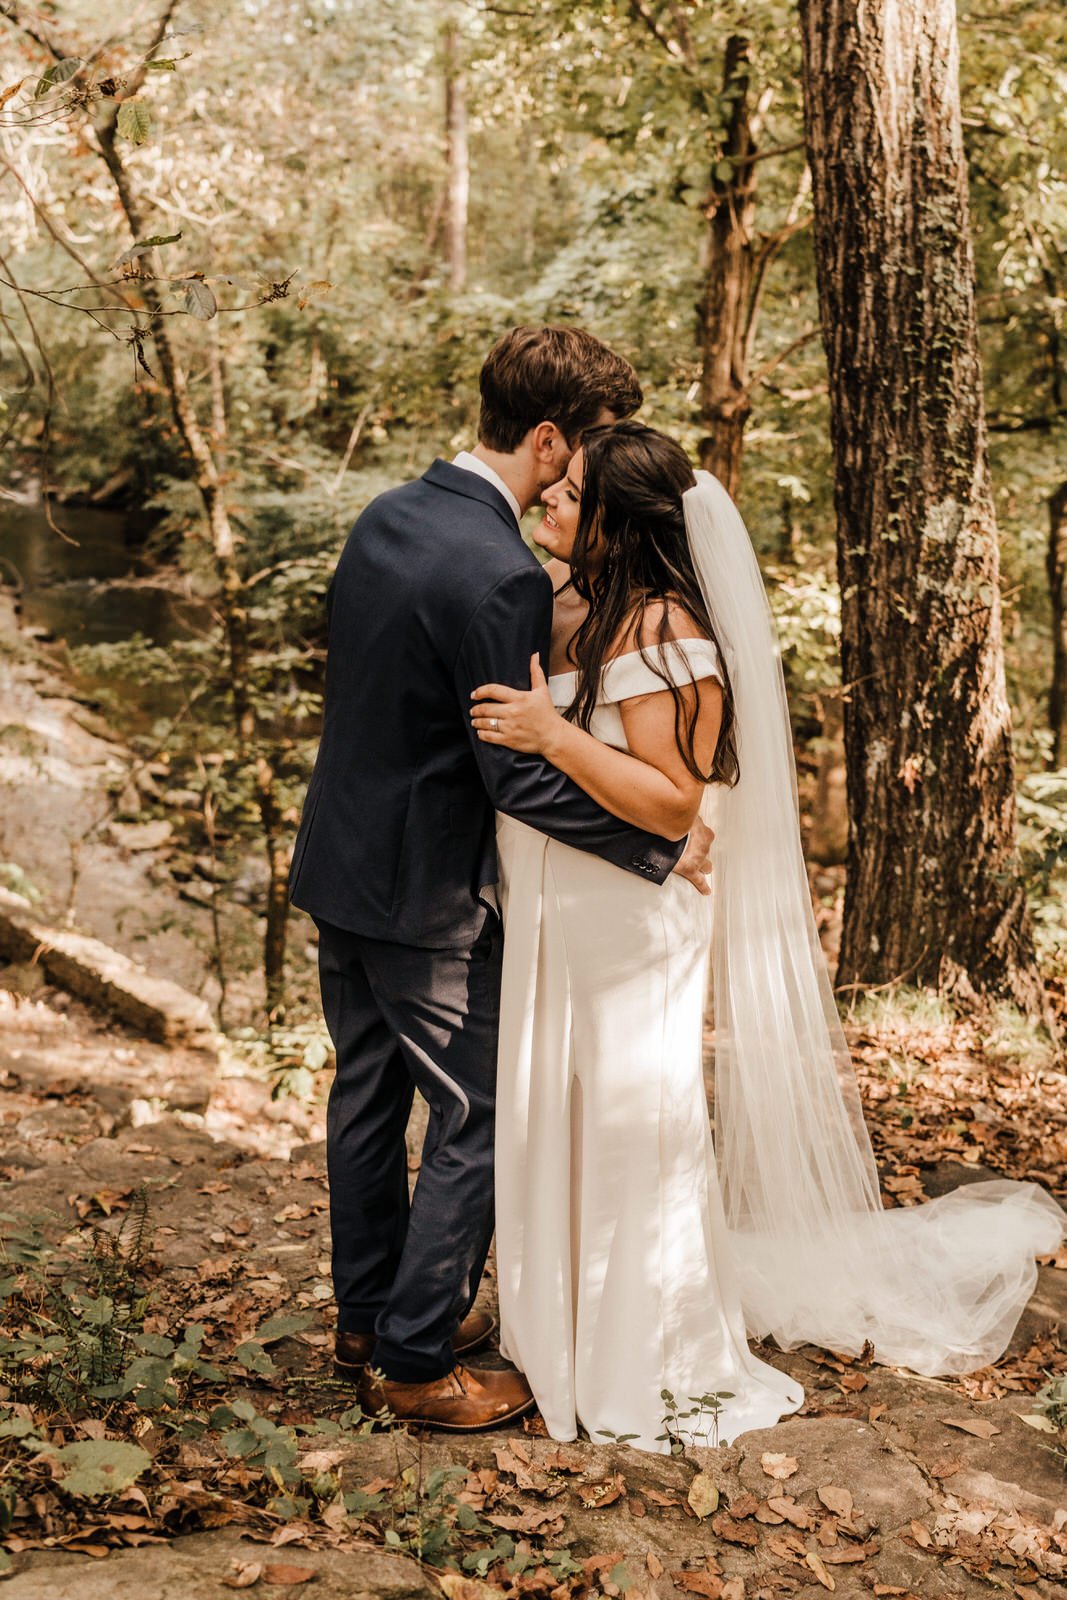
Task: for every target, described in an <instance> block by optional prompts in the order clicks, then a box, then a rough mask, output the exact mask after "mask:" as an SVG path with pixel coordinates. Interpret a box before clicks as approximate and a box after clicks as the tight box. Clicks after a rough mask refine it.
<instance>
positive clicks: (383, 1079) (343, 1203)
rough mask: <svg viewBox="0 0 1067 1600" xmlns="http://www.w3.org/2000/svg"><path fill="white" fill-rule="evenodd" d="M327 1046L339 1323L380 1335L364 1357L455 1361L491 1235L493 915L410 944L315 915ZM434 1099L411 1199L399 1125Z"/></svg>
mask: <svg viewBox="0 0 1067 1600" xmlns="http://www.w3.org/2000/svg"><path fill="white" fill-rule="evenodd" d="M315 921H316V925H317V927H318V930H319V981H320V984H321V988H322V1005H323V1012H324V1015H325V1017H326V1025H327V1027H328V1028H329V1030H330V1035H331V1037H332V1039H333V1042H334V1047H335V1049H336V1053H337V1071H336V1074H335V1077H334V1081H333V1086H332V1088H331V1090H330V1098H329V1105H328V1108H327V1120H326V1159H327V1170H328V1173H329V1182H330V1229H331V1235H332V1252H333V1281H334V1292H335V1295H336V1299H337V1308H338V1327H339V1328H341V1329H342V1330H344V1331H346V1332H350V1333H371V1332H373V1333H374V1334H375V1335H376V1340H377V1342H376V1345H375V1351H374V1356H373V1358H372V1361H373V1365H374V1366H376V1367H380V1368H381V1370H382V1371H383V1372H384V1373H385V1375H386V1377H388V1378H392V1379H395V1380H398V1381H400V1382H413V1383H420V1382H427V1381H429V1380H431V1379H433V1378H437V1377H441V1376H443V1375H444V1374H445V1373H446V1372H449V1371H451V1369H452V1367H453V1366H454V1365H455V1356H454V1354H453V1351H452V1345H451V1338H452V1335H453V1333H454V1332H455V1330H456V1328H457V1326H458V1325H459V1323H460V1322H461V1321H462V1319H463V1318H464V1317H465V1316H466V1314H467V1312H468V1311H469V1310H470V1308H471V1306H472V1305H473V1303H474V1297H475V1294H476V1292H477V1289H478V1283H479V1281H480V1279H481V1275H482V1269H483V1267H484V1265H485V1258H486V1255H487V1254H488V1250H489V1243H490V1240H491V1238H492V1234H493V1111H494V1104H495V1094H496V1048H497V1026H498V1021H499V1012H500V968H501V957H502V953H503V929H502V926H501V922H500V919H499V917H498V916H497V915H496V914H495V912H492V911H489V910H488V909H487V913H486V920H485V922H484V924H483V926H482V929H481V932H480V933H479V935H478V937H477V938H476V939H475V941H474V943H473V944H472V945H469V946H467V947H461V948H459V949H416V948H414V947H412V946H409V945H401V944H391V943H388V942H386V941H384V940H379V939H370V938H365V937H364V936H362V935H360V934H356V933H349V932H347V931H346V930H345V929H343V928H338V927H335V926H334V925H333V924H331V923H329V922H324V921H320V920H319V919H318V918H316V919H315ZM416 1089H417V1090H418V1091H419V1093H420V1094H421V1095H422V1097H423V1098H424V1100H425V1101H426V1102H427V1104H428V1106H429V1125H428V1128H427V1132H426V1138H425V1141H424V1144H423V1149H422V1165H421V1168H420V1170H419V1174H418V1178H417V1179H416V1182H415V1188H414V1193H413V1194H412V1196H411V1199H410V1202H409V1199H408V1171H407V1148H406V1144H405V1130H406V1128H407V1122H408V1116H409V1113H410V1111H411V1106H412V1101H413V1098H414V1094H415V1090H416Z"/></svg>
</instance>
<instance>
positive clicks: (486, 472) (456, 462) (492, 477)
mask: <svg viewBox="0 0 1067 1600" xmlns="http://www.w3.org/2000/svg"><path fill="white" fill-rule="evenodd" d="M452 465H453V466H454V467H460V468H462V470H463V471H464V472H473V473H475V474H476V475H477V476H478V477H479V478H484V479H485V481H486V483H491V484H492V485H493V488H494V489H496V490H497V491H498V493H500V494H502V495H503V496H504V499H505V500H506V501H507V503H508V505H509V506H510V507H511V509H512V511H513V512H514V514H515V521H516V522H521V521H522V510H521V508H520V506H519V502H518V501H517V500H516V498H515V496H514V495H513V494H512V492H511V490H510V489H509V488H508V486H507V484H506V483H505V482H504V480H503V478H502V477H501V476H500V474H499V472H494V471H493V469H492V467H490V466H488V465H487V464H486V463H485V462H484V461H482V460H481V459H480V458H479V457H478V456H476V455H472V454H471V452H470V451H469V450H461V451H460V452H459V455H458V456H454V457H453V458H452Z"/></svg>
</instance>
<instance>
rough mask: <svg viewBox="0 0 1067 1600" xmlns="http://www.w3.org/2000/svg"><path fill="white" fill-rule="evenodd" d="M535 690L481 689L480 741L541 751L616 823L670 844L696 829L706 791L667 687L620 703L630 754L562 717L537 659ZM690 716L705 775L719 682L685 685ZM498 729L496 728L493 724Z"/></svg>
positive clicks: (718, 711)
mask: <svg viewBox="0 0 1067 1600" xmlns="http://www.w3.org/2000/svg"><path fill="white" fill-rule="evenodd" d="M530 681H531V688H530V689H528V690H525V689H509V688H507V687H506V686H504V685H503V684H491V683H490V684H483V685H482V686H481V688H479V689H476V690H475V691H474V694H473V696H472V699H473V700H474V707H473V709H472V712H471V719H472V721H473V723H474V726H475V728H476V730H477V733H478V737H479V739H481V740H483V741H484V742H485V743H486V744H503V745H507V746H508V747H509V748H510V749H512V750H527V751H536V752H537V753H538V754H540V755H542V756H543V757H544V758H545V760H546V761H550V762H551V763H552V765H553V766H554V767H558V768H559V770H560V771H561V772H565V773H566V774H567V776H568V777H569V778H572V779H573V780H574V782H575V783H576V784H578V786H579V787H580V788H582V789H584V790H585V792H586V793H587V794H588V795H591V796H592V798H593V799H594V800H597V801H598V802H599V803H600V804H601V805H602V806H604V807H605V809H607V810H609V811H612V812H613V813H614V814H615V816H617V817H621V818H622V819H623V820H624V821H626V822H630V823H632V824H633V825H634V826H635V827H638V828H646V829H648V830H649V831H650V832H654V833H658V834H660V835H662V837H663V838H665V839H681V838H683V837H684V836H685V835H686V834H687V833H688V832H689V829H690V828H691V827H692V824H693V820H694V818H695V817H696V814H697V810H698V808H699V805H700V797H701V795H702V794H703V792H704V784H703V783H701V782H700V780H699V779H697V778H694V777H693V775H692V773H691V772H690V771H689V770H688V768H687V767H686V765H685V762H684V761H683V759H682V755H681V751H680V750H679V748H678V739H677V734H676V732H675V702H674V696H673V695H672V694H671V692H670V690H669V689H667V688H664V689H663V690H661V691H656V692H653V693H649V694H643V695H638V696H635V697H634V698H633V699H630V700H623V701H621V702H619V711H620V714H621V716H622V725H623V729H624V731H625V734H626V742H627V744H628V745H629V746H630V749H629V751H625V750H616V749H614V748H613V747H612V746H611V745H608V744H603V743H602V742H601V741H600V740H599V739H594V737H593V735H592V734H591V733H586V732H585V730H584V729H582V728H577V727H575V726H574V724H573V723H570V722H568V721H567V720H566V718H565V717H563V716H561V715H560V713H559V712H558V711H557V710H556V708H555V706H554V705H553V704H552V699H551V696H550V694H549V692H548V685H547V683H546V681H545V677H544V674H543V673H542V671H541V666H540V662H539V661H538V659H537V657H536V656H534V657H533V659H532V660H531V662H530ZM678 692H679V694H680V695H681V696H682V699H683V701H684V703H685V708H686V713H687V716H691V715H692V712H693V707H694V705H696V706H697V707H698V711H697V723H696V730H695V734H694V744H695V750H696V757H697V764H698V765H699V766H700V767H702V768H703V770H705V771H707V770H708V769H709V768H710V766H711V762H712V757H713V755H714V752H715V745H716V741H717V740H718V736H719V724H720V721H721V718H722V685H721V684H720V683H719V682H718V680H717V679H715V678H702V679H700V680H699V682H697V683H687V684H683V685H680V686H679V690H678ZM494 722H495V723H496V724H497V726H496V727H495V728H494V727H493V726H492V724H493V723H494Z"/></svg>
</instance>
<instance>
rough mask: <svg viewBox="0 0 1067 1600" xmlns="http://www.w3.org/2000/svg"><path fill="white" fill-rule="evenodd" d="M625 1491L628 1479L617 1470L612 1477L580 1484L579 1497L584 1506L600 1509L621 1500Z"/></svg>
mask: <svg viewBox="0 0 1067 1600" xmlns="http://www.w3.org/2000/svg"><path fill="white" fill-rule="evenodd" d="M625 1493H626V1480H625V1478H624V1477H623V1475H622V1473H621V1472H616V1473H615V1474H614V1476H613V1477H611V1478H602V1479H601V1480H600V1482H599V1483H582V1484H579V1485H578V1498H579V1500H581V1502H582V1504H583V1506H585V1507H586V1508H587V1509H589V1510H594V1509H597V1510H598V1509H600V1508H601V1507H603V1506H613V1505H614V1504H615V1502H616V1500H621V1499H622V1497H623V1495H624V1494H625Z"/></svg>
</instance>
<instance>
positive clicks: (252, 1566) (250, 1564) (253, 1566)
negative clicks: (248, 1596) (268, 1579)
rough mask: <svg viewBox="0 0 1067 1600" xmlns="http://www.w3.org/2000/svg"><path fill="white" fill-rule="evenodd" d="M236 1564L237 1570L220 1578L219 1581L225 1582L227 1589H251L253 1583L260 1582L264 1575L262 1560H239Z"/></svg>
mask: <svg viewBox="0 0 1067 1600" xmlns="http://www.w3.org/2000/svg"><path fill="white" fill-rule="evenodd" d="M234 1565H235V1567H236V1571H234V1572H232V1573H231V1574H230V1576H229V1577H228V1578H220V1579H219V1582H220V1583H224V1584H225V1585H226V1587H227V1589H251V1587H252V1585H253V1584H254V1583H258V1582H259V1580H260V1578H262V1576H263V1563H262V1561H238V1562H235V1563H234Z"/></svg>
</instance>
